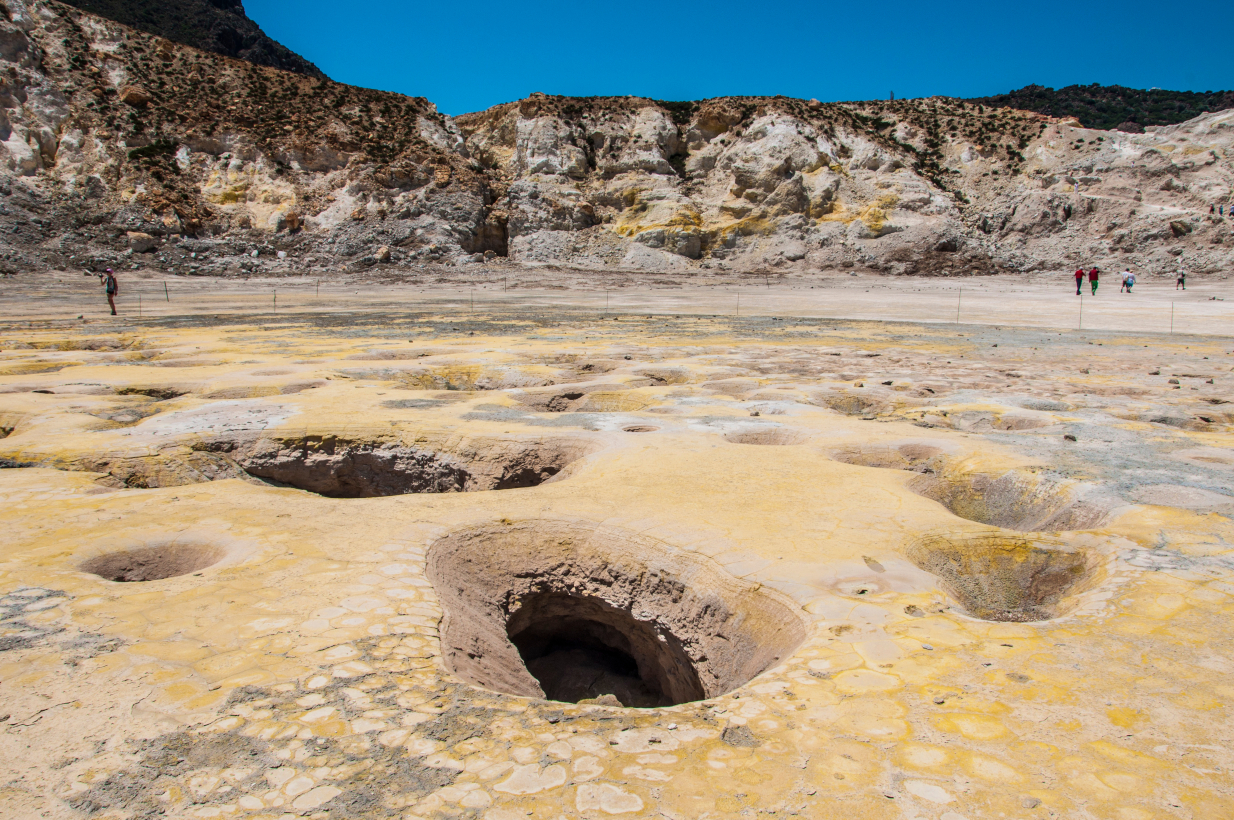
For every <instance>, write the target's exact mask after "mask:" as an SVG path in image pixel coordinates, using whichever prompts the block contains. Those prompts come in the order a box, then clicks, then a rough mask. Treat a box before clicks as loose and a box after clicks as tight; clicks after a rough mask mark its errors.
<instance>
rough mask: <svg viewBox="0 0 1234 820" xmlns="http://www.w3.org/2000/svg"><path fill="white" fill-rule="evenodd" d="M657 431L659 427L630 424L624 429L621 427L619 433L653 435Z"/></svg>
mask: <svg viewBox="0 0 1234 820" xmlns="http://www.w3.org/2000/svg"><path fill="white" fill-rule="evenodd" d="M659 429H660V428H659V427H653V426H652V425H650V424H631V425H628V426H626V427H622V428H621V431H622V432H623V433H654V432H656V431H657V430H659Z"/></svg>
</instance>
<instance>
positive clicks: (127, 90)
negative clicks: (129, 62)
mask: <svg viewBox="0 0 1234 820" xmlns="http://www.w3.org/2000/svg"><path fill="white" fill-rule="evenodd" d="M119 97H120V102H122V103H124V104H125V105H131V106H133V107H134V108H144V107H145V106H147V105H149V103H150V99H151V97H150V94H149V92H147V91H146V90H145V89H144V88H142V87H140V86H136V85H123V86H120V93H119Z"/></svg>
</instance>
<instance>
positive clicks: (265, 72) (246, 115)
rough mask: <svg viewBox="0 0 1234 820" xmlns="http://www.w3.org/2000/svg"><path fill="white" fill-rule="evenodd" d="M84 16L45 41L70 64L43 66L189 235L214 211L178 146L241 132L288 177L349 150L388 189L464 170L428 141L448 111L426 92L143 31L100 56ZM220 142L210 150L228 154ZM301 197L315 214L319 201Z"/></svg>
mask: <svg viewBox="0 0 1234 820" xmlns="http://www.w3.org/2000/svg"><path fill="white" fill-rule="evenodd" d="M78 17H79V15H78V14H77V13H75V12H74V13H69V14H66V15H65V17H64V18H63V23H62V24H61V25H59V26H57V27H56V28H57V29H58V30H57V31H56V36H57V37H58V38H59V41H58V42H57V43H55V44H54V45H53V44H52V43H44V44H43V45H44V48H45V49H46V50H47V52H48V53H49V54H62V55H63V59H64V62H63V64H60V65H57V64H56V63H58V62H59V61H58V60H48V61H47V65H46V69H47V70H48V72H49V74H50V75H51V76H53V77H55V78H56V79H57V80H58V81H59V83H60V85H61V87H62V88H63V89H64V91H65V93H66V95H67V96H68V97H69V98H70V99H71V100H74V101H75V103H76V107H77V109H78V110H77V113H76V114H75V115H74V122H75V125H77V126H78V127H83V128H86V129H88V130H90V131H92V132H96V133H104V134H108V137H109V138H110V137H111V136H113V133H112V132H114V136H115V137H118V138H119V139H118V141H119V142H120V143H122V144H123V145H125V146H127V151H126V154H127V158H128V160H129V163H128V165H127V169H128V171H129V172H130V173H135V174H136V177H137V179H140V181H141V182H142V184H143V186H144V187H145V191H144V192H143V193H141V194H139V195H138V199H139V200H140V201H141V202H142V203H143V204H144V205H146V206H147V207H149V208H150V209H151V210H153V211H154V212H156V213H166V212H168V211H174V212H175V213H176V215H177V216H179V217H180V219H181V220H182V221H183V222H184V223H185V225H186V227H188V228H189V230H190V232H195V231H196V230H197V228H198V227H200V226H201V225H202V224H203V223H205V222H206V221H208V220H209V219H210V217H211V210H212V209H211V208H210V207H209V205H208V204H206V203H205V202H204V201H202V198H201V191H200V186H199V185H198V183H197V182H196V181H195V180H185V179H182V178H181V176H182V171H181V169H180V167H179V164H178V163H177V161H176V159H175V152H176V150H177V147H178V146H179V145H181V144H184V143H189V144H193V145H198V146H202V147H207V148H208V147H209V146H211V145H214V144H215V143H218V146H221V144H222V142H223V141H225V140H226V139H227V136H226V135H228V134H244V135H246V136H247V138H248V139H249V140H251V144H252V145H253V146H254V147H257V148H260V149H261V150H262V151H263V152H264V153H265V154H266V155H267V156H269V157H270V158H271V159H272V161H273V162H274V164H275V166H276V169H277V171H276V173H277V174H279V175H283V176H286V177H288V178H289V179H290V178H294V177H295V176H296V173H297V172H295V171H294V170H293V169H292V168H291V162H292V161H293V160H295V161H297V162H299V163H301V164H302V165H303V166H304V167H306V168H308V169H309V170H311V171H312V170H323V169H325V168H327V167H336V166H337V167H342V166H344V165H346V163H347V161H348V158H349V157H353V156H354V157H356V158H357V159H358V160H359V161H360V162H361V163H367V162H373V163H375V164H376V165H375V169H374V170H373V171H372V175H373V179H374V181H375V182H376V183H377V184H380V185H383V186H390V187H399V186H401V185H406V184H410V183H411V181H413V180H415V181H417V182H418V184H423V183H424V182H426V181H428V179H438V180H439V181H442V182H444V180H447V179H450V178H451V176H455V177H458V176H459V175H464V176H465V175H467V174H468V173H469V169H468V167H467V165H466V163H465V161H464V160H463V159H461V158H459V157H458V156H456V155H453V154H450V153H448V152H446V151H443V150H442V149H441V148H440V147H438V146H436V145H433V144H432V143H429V142H428V141H426V140H425V139H424V137H423V135H422V134H421V132H420V127H419V121H420V120H421V119H426V120H429V121H432V122H436V123H438V124H440V123H442V122H443V120H444V118H443V117H442V115H441V114H439V113H438V112H436V111H435V110H433V108H432V106H431V105H430V104H429V103H428V101H427V100H424V99H423V98H420V97H405V96H403V95H401V94H392V93H389V92H384V91H373V90H369V89H364V88H356V87H354V86H348V85H343V84H341V83H335V82H333V81H331V80H329V79H326V78H324V77H323V78H321V79H316V78H311V77H306V76H303V75H299V74H294V73H290V72H287V71H278V70H273V69H271V68H268V67H265V66H255V65H252V64H248V63H245V62H238V61H235V60H229V59H226V58H223V57H219V56H215V55H214V54H210V53H203V52H201V51H199V50H195V49H188V48H179V47H177V46H175V45H173V44H172V43H170V42H168V41H167V40H165V39H164V40H159V39H156V38H154V37H151V36H149V35H146V34H143V33H140V32H131V33H130V34H129V35H128V36H127V38H126V42H125V48H123V49H120V50H118V51H117V52H116V53H115V54H114V55H110V56H108V55H101V54H100V53H99V52H96V51H94V50H92V49H91V48H90V43H89V39H88V37H87V36H86V34H85V32H84V31H83V29H82V27H81V22H82V21H81V20H80V19H77V18H78ZM105 60H111V61H112V63H113V64H114V63H115V62H116V61H117V60H118V61H119V62H120V63H121V64H122V65H123V67H124V70H125V73H126V75H127V77H128V80H129V84H128V85H127V86H125V87H124V88H123V89H122V90H121V91H120V92H118V91H117V90H116V89H113V88H110V87H107V86H106V84H104V83H100V82H99V81H98V78H99V77H100V76H101V74H102V69H103V67H104V66H105ZM218 146H216V147H215V148H214V149H213V150H216V151H221V150H223V149H222V148H221V147H218ZM451 166H456V167H454V168H453V169H452V168H451ZM426 177H427V178H428V179H426ZM136 181H137V180H136V179H135V180H134V183H136ZM302 200H303V202H302V204H303V205H304V206H306V207H308V208H309V209H310V210H312V209H313V208H314V206H316V208H317V209H319V208H320V207H322V206H323V204H324V203H320V202H313V201H311V197H302ZM312 212H314V213H315V212H316V211H315V210H312Z"/></svg>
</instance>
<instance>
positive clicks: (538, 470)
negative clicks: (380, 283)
mask: <svg viewBox="0 0 1234 820" xmlns="http://www.w3.org/2000/svg"><path fill="white" fill-rule="evenodd" d="M443 445H448V446H443ZM197 446H198V447H199V448H200V449H205V450H210V451H214V452H222V453H226V454H227V456H228V457H229V458H230V459H231V460H233V461H234V462H235V463H236V464H237V465H238V466H239V467H240V468H241V469H243V470H244V471H245V472H246V473H247V474H248V475H250V476H254V477H256V478H260V479H262V480H264V481H266V482H268V483H271V484H274V485H276V486H281V487H294V488H296V489H301V490H307V491H308V492H313V493H317V494H318V495H324V496H328V497H331V498H374V497H380V496H390V495H406V494H409V493H456V492H476V491H481V490H510V489H518V488H523V487H536V486H539V485H540V484H543V483H545V482H547V481H550V480H553V479H555V478H559V477H563V471H565V470H566V468H567V467H569V466H570V465H571V464H572V463H574V462H575V461H577V460H578V459H580V458H582V457H584V456H585V455H587V454H588V452H589V451H590V449H591V445H590V442H587V441H585V440H582V439H549V440H544V439H537V440H534V441H520V440H514V439H471V440H467V441H464V442H462V443H459V442H457V441H453V442H446V441H442V442H440V443H435V442H431V441H427V440H424V441H417V442H415V443H412V444H408V443H405V442H403V441H401V440H362V439H352V438H344V437H336V436H301V437H295V438H265V439H260V440H257V441H248V442H242V441H234V440H219V439H216V440H213V441H210V442H204V443H202V444H199V445H197Z"/></svg>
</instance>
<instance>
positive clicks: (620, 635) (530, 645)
mask: <svg viewBox="0 0 1234 820" xmlns="http://www.w3.org/2000/svg"><path fill="white" fill-rule="evenodd" d="M428 575H429V579H430V580H431V581H432V583H433V586H434V588H435V589H436V591H437V595H438V597H439V599H440V600H441V603H442V607H443V609H444V610H445V619H444V620H443V623H442V630H441V641H442V651H443V655H444V658H445V662H446V665H447V666H448V668H449V669H450V670H451V671H452V672H453V673H454V674H456V675H458V676H459V677H461V678H463V679H464V680H466V681H468V682H469V683H472V684H475V685H477V686H482V687H485V688H487V689H492V690H496V691H499V692H505V693H507V694H512V695H520V696H525V697H537V698H548V699H550V700H559V701H565V702H571V703H577V702H580V701H591V700H594V699H597V698H605V697H606V696H612V697H615V698H616V699H617V701H618V702H620V704H621V705H623V706H627V707H643V708H648V707H657V706H670V705H674V704H678V703H688V702H691V701H697V700H702V699H705V698H710V697H716V696H718V695H722V694H724V693H726V692H730V691H732V690H733V689H736V688H737V687H739V686H742V685H743V684H745V683H746V682H748V681H749V680H751V679H752V678H754V677H755V676H757V675H759V674H760V673H762V672H763V671H765V670H766V669H768V668H770V667H772V666H774V665H775V664H777V663H779V662H780V661H782V660H783V659H784V658H786V657H788V656H789V655H790V654H792V652H793V651H795V650H796V648H797V647H798V646H799V645H800V644H801V643H802V642H803V641H804V640H805V637H806V634H807V630H806V624H805V622H804V621H803V619H802V618H801V616H800V614H799V611H798V609H797V608H796V607H795V606H794V605H793V604H792V603H791V602H790V601H789V600H788V599H786V598H782V597H781V596H779V595H778V594H776V593H774V592H771V591H768V590H767V589H765V588H761V587H759V586H758V585H757V584H751V583H748V582H745V581H742V580H740V579H737V578H734V577H732V576H730V575H728V574H727V573H725V572H724V571H723V570H721V569H720V568H719V567H718V566H716V565H714V564H713V563H712V562H711V561H710V560H709V559H706V558H703V557H700V556H696V555H692V554H688V553H682V552H680V551H678V550H675V549H673V548H672V547H670V546H668V545H667V544H664V543H662V542H660V541H657V540H655V539H652V538H649V537H647V536H643V535H639V534H637V533H632V532H626V531H621V530H614V529H608V528H602V527H599V526H596V525H593V524H586V523H580V522H570V521H532V522H517V523H511V522H505V521H503V522H501V523H496V524H491V525H483V526H478V527H473V528H469V529H465V530H460V531H458V532H455V533H452V534H450V535H447V536H445V537H444V538H442V539H440V540H438V541H437V542H436V543H434V544H433V546H432V547H431V549H430V550H429V555H428Z"/></svg>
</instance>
